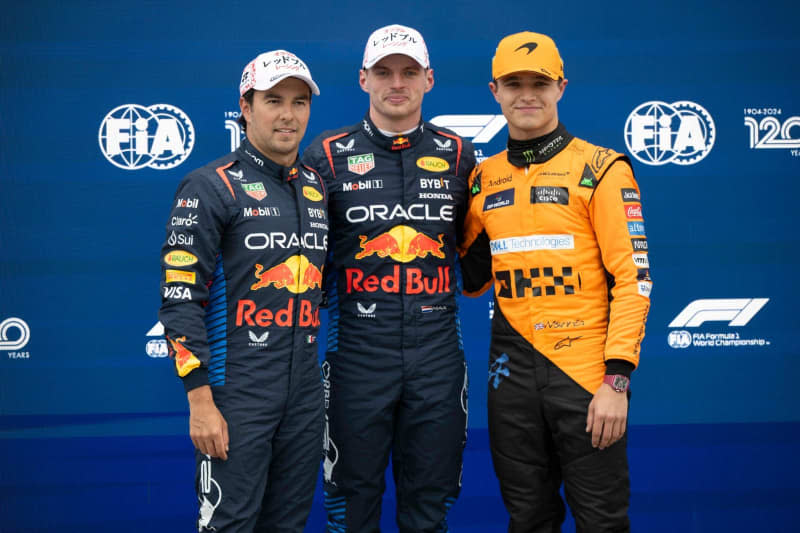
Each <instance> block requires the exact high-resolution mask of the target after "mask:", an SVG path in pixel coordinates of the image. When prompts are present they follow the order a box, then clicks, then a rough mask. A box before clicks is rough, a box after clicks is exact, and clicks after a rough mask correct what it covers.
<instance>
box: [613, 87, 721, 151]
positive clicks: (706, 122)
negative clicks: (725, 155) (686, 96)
mask: <svg viewBox="0 0 800 533" xmlns="http://www.w3.org/2000/svg"><path fill="white" fill-rule="evenodd" d="M715 137H716V129H715V127H714V120H713V119H712V118H711V115H710V114H709V112H708V111H706V110H705V108H704V107H702V106H701V105H699V104H696V103H694V102H689V101H680V102H673V103H672V104H668V103H666V102H658V101H653V102H645V103H643V104H641V105H640V106H638V107H637V108H636V109H634V110H633V111H632V112H631V114H630V115H629V116H628V120H627V121H626V122H625V144H626V145H627V147H628V151H630V153H631V154H632V155H633V157H635V158H636V159H638V160H639V161H641V162H642V163H644V164H645V165H666V164H667V163H675V164H676V165H693V164H695V163H697V162H698V161H700V160H701V159H703V158H704V157H705V156H707V155H708V153H709V152H710V151H711V148H712V147H713V146H714V139H715Z"/></svg>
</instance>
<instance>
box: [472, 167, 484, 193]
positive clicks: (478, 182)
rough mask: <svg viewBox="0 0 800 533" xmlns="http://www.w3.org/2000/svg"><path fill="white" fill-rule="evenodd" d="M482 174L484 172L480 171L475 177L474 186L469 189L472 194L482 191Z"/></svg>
mask: <svg viewBox="0 0 800 533" xmlns="http://www.w3.org/2000/svg"><path fill="white" fill-rule="evenodd" d="M481 174H482V173H481V172H478V173H477V174H476V175H475V179H474V180H473V181H472V188H471V189H470V190H469V192H470V193H471V194H472V196H475V195H476V194H478V193H479V192H481Z"/></svg>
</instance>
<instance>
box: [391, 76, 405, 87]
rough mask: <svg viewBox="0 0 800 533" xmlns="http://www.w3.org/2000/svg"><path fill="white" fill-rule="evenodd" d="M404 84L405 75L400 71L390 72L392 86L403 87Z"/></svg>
mask: <svg viewBox="0 0 800 533" xmlns="http://www.w3.org/2000/svg"><path fill="white" fill-rule="evenodd" d="M404 86H405V77H404V76H403V73H402V72H394V73H392V87H397V88H399V87H404Z"/></svg>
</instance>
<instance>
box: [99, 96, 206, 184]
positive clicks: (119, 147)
mask: <svg viewBox="0 0 800 533" xmlns="http://www.w3.org/2000/svg"><path fill="white" fill-rule="evenodd" d="M97 141H98V142H99V143H100V151H102V152H103V155H104V156H105V157H106V159H108V161H109V162H110V163H111V164H112V165H114V166H117V167H119V168H122V169H125V170H138V169H140V168H144V167H150V168H155V169H158V170H167V169H170V168H174V167H177V166H178V165H180V164H181V163H183V162H184V161H185V160H186V158H187V157H189V154H190V153H192V148H194V126H193V125H192V121H191V120H189V117H188V116H187V115H186V113H184V112H183V111H181V110H180V109H178V108H177V107H175V106H172V105H169V104H154V105H151V106H150V107H144V106H141V105H137V104H125V105H121V106H119V107H116V108H114V109H112V110H111V112H109V113H108V114H107V115H106V116H105V118H104V119H103V122H101V123H100V131H99V132H98V134H97Z"/></svg>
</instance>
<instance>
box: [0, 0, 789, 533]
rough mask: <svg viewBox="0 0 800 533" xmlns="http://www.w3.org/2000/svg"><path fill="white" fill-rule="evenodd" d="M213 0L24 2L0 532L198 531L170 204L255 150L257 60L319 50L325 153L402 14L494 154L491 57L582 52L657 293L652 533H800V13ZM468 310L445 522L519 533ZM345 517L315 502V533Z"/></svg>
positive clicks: (785, 9)
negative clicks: (459, 460)
mask: <svg viewBox="0 0 800 533" xmlns="http://www.w3.org/2000/svg"><path fill="white" fill-rule="evenodd" d="M218 4H219V3H217V2H205V1H203V2H191V3H189V2H171V3H161V2H140V3H138V4H135V3H130V2H111V3H97V2H87V1H75V2H49V1H47V2H45V1H38V2H36V1H34V2H30V3H28V4H22V3H15V4H13V5H9V6H5V7H4V10H3V17H2V20H0V273H1V274H2V277H1V278H0V371H1V372H2V378H0V386H1V387H2V390H0V473H1V475H0V500H1V502H0V506H2V507H1V508H0V530H2V531H41V530H48V529H58V530H60V531H72V530H82V531H86V530H95V531H108V530H115V531H128V530H131V531H133V530H137V531H138V530H141V529H142V528H145V529H149V530H153V531H167V530H170V531H189V530H191V529H192V528H193V525H192V520H193V515H194V513H195V510H196V501H195V496H194V493H193V488H192V487H193V475H192V471H193V459H192V455H191V443H190V441H189V439H188V435H187V411H186V409H187V406H186V399H185V394H184V393H183V389H182V387H181V385H180V383H179V382H178V380H177V378H175V376H174V371H173V365H172V364H171V362H170V361H169V360H168V359H166V358H165V357H164V355H165V350H164V345H163V340H162V338H161V337H160V333H159V331H158V325H157V309H158V306H159V303H160V297H159V293H158V277H159V255H158V254H159V249H160V245H161V243H162V241H163V239H164V227H165V222H166V218H167V213H168V211H169V208H170V203H171V201H172V199H173V194H174V191H175V188H176V186H177V184H178V182H179V181H180V179H181V178H182V176H183V175H184V174H186V173H187V172H188V171H190V170H191V169H193V168H196V167H198V166H201V165H203V164H205V163H206V162H208V161H210V160H212V159H215V158H216V157H218V156H220V155H222V154H223V153H226V152H228V151H229V150H230V149H231V148H232V146H234V144H235V142H236V140H237V139H238V135H239V131H238V129H237V128H236V126H235V119H236V117H237V116H238V104H237V100H238V80H239V76H240V74H241V69H242V67H243V66H244V65H245V64H246V63H247V62H248V61H249V60H250V59H252V58H253V57H255V56H256V55H257V54H258V53H259V52H262V51H266V50H271V49H276V48H284V49H287V50H290V51H292V52H294V53H296V54H297V55H299V56H300V57H301V58H303V59H304V60H305V61H306V63H307V64H308V65H309V66H310V68H311V70H312V72H313V73H314V78H315V79H316V81H317V82H318V84H319V85H320V88H321V90H322V94H321V95H320V96H319V97H316V98H315V99H314V102H313V105H312V117H311V122H310V125H309V130H308V132H307V135H306V139H305V142H304V144H303V146H305V145H306V144H307V143H308V142H309V141H310V140H311V139H312V138H313V137H314V136H315V135H316V134H317V133H319V132H321V131H322V130H323V129H329V128H332V127H338V126H340V125H343V124H348V123H352V122H355V121H356V120H357V119H358V118H360V117H361V116H362V114H363V113H364V111H365V110H366V106H367V96H366V95H365V94H364V93H363V92H362V91H361V90H360V89H359V88H358V85H357V76H358V67H359V65H360V62H361V55H362V53H363V45H364V42H365V40H366V38H367V36H368V35H369V33H370V32H371V31H372V30H374V29H376V28H378V27H380V26H383V25H385V24H389V23H393V22H397V23H402V24H407V25H410V26H413V27H415V28H417V29H419V30H420V31H421V33H422V34H423V35H424V36H425V38H426V41H427V43H428V48H429V51H430V55H431V61H432V66H433V68H434V74H435V87H434V89H433V91H432V92H430V93H428V94H427V95H426V97H425V102H424V105H423V113H424V115H425V117H426V118H428V119H432V118H433V119H434V121H435V122H437V123H438V124H440V125H442V126H448V127H451V128H453V129H456V130H457V131H459V132H460V133H462V134H463V135H465V136H468V137H471V138H474V142H475V147H476V150H477V151H478V156H479V158H480V157H481V156H489V155H491V154H494V153H496V152H498V151H500V150H502V149H503V148H504V146H505V140H506V135H507V131H506V128H505V127H503V124H504V123H503V120H502V116H499V113H500V111H499V107H498V106H497V104H496V103H495V101H494V99H493V98H492V96H491V94H490V93H489V90H488V88H487V82H488V81H489V79H490V60H491V56H492V55H493V52H494V48H495V46H496V44H497V41H498V40H499V39H500V38H501V37H502V36H504V35H506V34H508V33H513V32H516V31H521V30H524V29H529V30H532V31H538V32H543V33H547V34H549V35H551V36H553V37H554V38H555V40H556V42H557V43H558V45H559V48H560V51H561V54H562V56H563V58H564V61H565V69H566V77H567V79H568V80H569V84H568V87H567V90H566V93H565V96H564V98H563V99H562V101H561V104H560V117H561V119H562V121H563V122H564V123H565V124H566V126H567V128H568V129H569V130H570V132H572V133H573V134H575V135H577V136H579V137H582V138H586V139H588V140H590V141H592V142H594V143H597V144H600V145H605V146H609V147H612V148H614V149H616V150H618V151H620V152H624V153H626V154H628V155H629V156H630V157H631V159H632V161H633V164H634V169H635V172H636V175H637V179H638V182H639V185H640V188H641V190H642V198H643V204H644V216H645V219H646V222H647V235H648V241H649V244H650V252H649V257H650V266H651V272H652V276H653V279H654V282H655V285H654V290H653V294H652V308H651V311H650V316H649V320H648V324H647V336H646V338H645V340H644V344H643V347H642V359H641V365H640V368H639V370H637V371H636V373H635V374H634V379H633V391H634V393H633V401H632V404H631V413H630V424H631V427H630V455H631V470H632V488H633V495H632V510H631V517H632V521H633V526H634V530H635V531H723V530H724V531H750V530H751V529H755V528H756V527H759V528H760V529H763V530H769V531H793V530H795V529H794V528H795V526H794V525H793V524H794V516H795V515H796V513H797V511H798V510H800V504H798V502H800V481H798V474H800V459H798V458H797V454H796V450H797V449H798V448H797V446H798V445H799V444H800V410H799V409H798V392H797V387H796V382H797V379H798V377H800V353H799V352H798V348H797V343H796V336H797V331H798V326H800V318H798V316H800V315H799V314H798V313H795V312H794V311H792V305H794V303H795V302H796V301H797V296H798V290H797V284H796V281H795V279H794V277H793V274H792V273H793V272H795V270H794V269H795V268H797V265H798V253H797V248H798V237H797V233H795V232H794V231H793V230H791V224H792V220H793V218H792V217H793V215H792V214H791V213H792V212H793V208H792V207H791V206H790V199H791V198H793V197H794V196H795V195H797V194H798V193H800V99H798V96H797V95H798V94H799V91H800V39H798V38H797V29H796V27H797V21H798V20H800V7H798V4H797V3H796V2H778V1H774V2H770V1H764V2H760V3H758V4H752V5H746V6H738V5H732V4H729V3H727V2H718V1H712V2H706V3H704V4H703V6H702V7H698V5H696V4H695V3H693V2H686V1H680V2H666V3H658V4H654V5H649V4H645V3H639V2H621V3H617V4H616V5H602V4H600V5H598V4H596V3H593V2H588V1H587V0H578V1H575V2H568V3H566V4H562V5H559V6H556V5H553V4H548V3H531V2H501V3H499V4H497V5H491V4H489V3H486V2H477V1H475V0H464V1H459V2H449V3H439V2H414V1H405V2H395V3H391V4H388V3H386V4H381V3H370V2H364V3H359V2H349V1H339V2H336V3H328V2H320V1H318V0H313V1H311V2H306V3H302V4H297V5H292V6H280V5H270V4H259V3H246V2H232V3H229V5H228V7H226V8H224V9H223V8H221V7H220V5H218ZM434 117H435V118H434ZM462 309H463V316H462V320H463V322H464V326H465V327H464V328H463V330H464V332H465V345H466V347H467V358H468V363H469V364H470V386H471V389H470V404H469V407H470V413H469V415H470V416H469V422H470V433H469V443H468V448H467V454H466V457H465V473H464V489H463V491H462V496H461V498H460V500H459V502H458V503H457V505H456V506H455V507H454V509H453V514H452V518H451V521H450V523H451V526H452V528H453V530H454V531H476V532H477V531H482V532H483V531H503V530H504V521H505V520H506V517H505V511H504V509H503V506H502V502H501V501H500V498H499V492H498V489H497V484H496V481H495V478H494V474H493V472H492V469H491V463H490V458H489V455H488V439H487V437H486V427H487V420H486V406H485V402H486V387H487V379H486V355H487V351H488V332H489V316H490V312H491V309H490V306H489V301H488V299H486V298H482V299H477V300H463V301H462ZM392 498H393V496H392V494H391V491H390V492H389V493H388V494H387V499H386V504H385V510H384V515H385V516H384V520H383V524H384V528H385V530H386V531H392V530H395V529H394V527H395V526H393V525H392V521H393V520H392V514H393V505H394V503H393V499H392ZM323 523H324V518H323V513H322V506H321V502H320V499H319V498H317V499H316V500H315V504H314V510H313V513H312V517H311V521H310V523H309V527H308V531H320V530H321V529H322V527H323V526H322V524H323ZM571 527H572V526H571V524H568V525H567V530H569V528H571Z"/></svg>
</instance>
